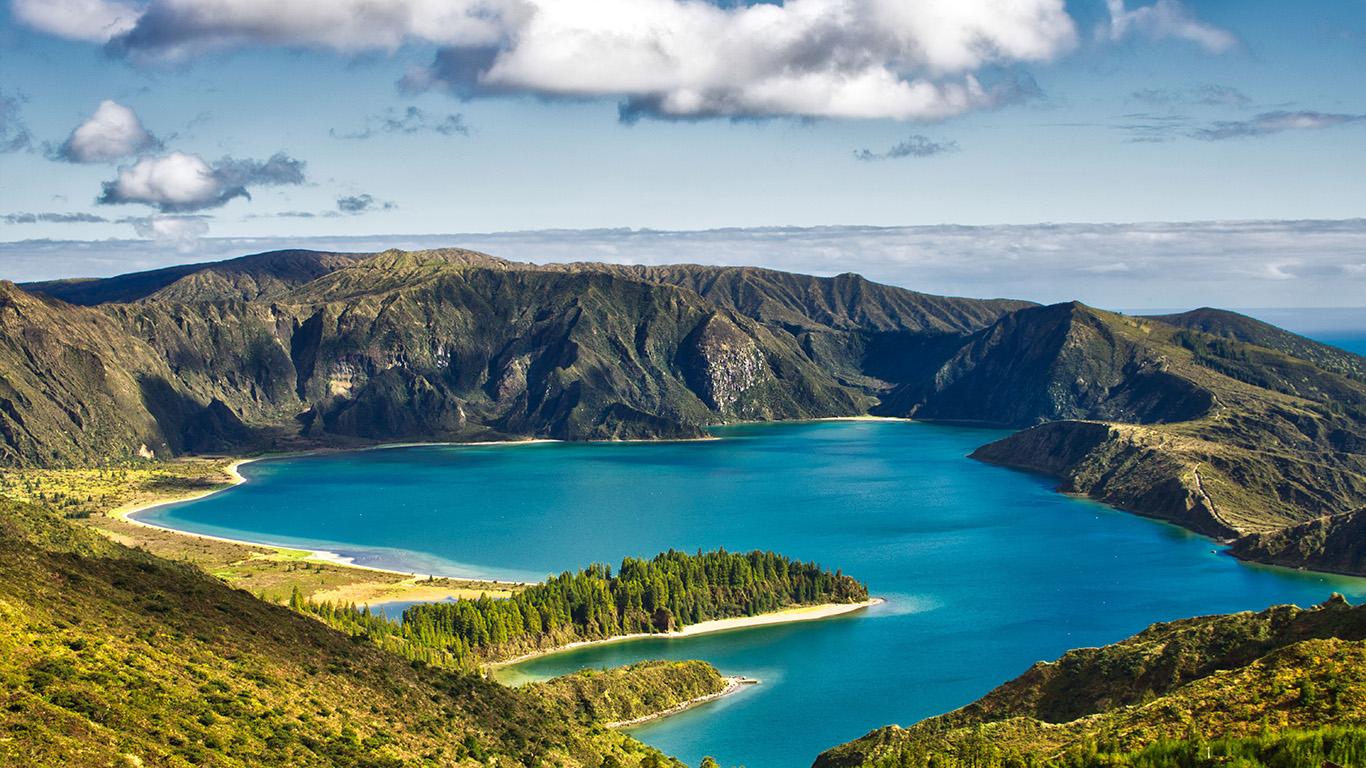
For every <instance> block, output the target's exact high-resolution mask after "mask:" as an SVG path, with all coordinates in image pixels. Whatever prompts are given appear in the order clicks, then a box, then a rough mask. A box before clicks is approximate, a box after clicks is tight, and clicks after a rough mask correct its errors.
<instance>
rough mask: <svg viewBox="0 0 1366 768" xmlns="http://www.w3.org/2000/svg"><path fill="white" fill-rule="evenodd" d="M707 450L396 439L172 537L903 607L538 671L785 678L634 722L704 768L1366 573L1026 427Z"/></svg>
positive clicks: (821, 429) (472, 571) (804, 752)
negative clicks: (677, 576) (686, 565)
mask: <svg viewBox="0 0 1366 768" xmlns="http://www.w3.org/2000/svg"><path fill="white" fill-rule="evenodd" d="M716 433H717V434H718V435H719V436H721V437H723V439H721V440H714V441H704V442H693V443H653V444H651V443H633V444H594V445H565V444H539V445H525V446H489V447H423V448H396V449H387V450H375V451H364V452H357V453H347V454H333V455H324V456H312V457H300V458H290V459H280V460H272V461H265V462H258V463H254V464H249V465H246V466H245V467H244V468H243V473H244V474H245V475H246V476H247V477H248V479H249V481H250V482H248V483H246V484H245V485H241V486H238V487H237V488H234V489H232V490H230V491H227V492H224V493H221V494H218V495H215V496H212V497H209V498H207V499H203V500H200V501H197V502H191V503H186V504H178V505H173V506H168V507H163V508H160V509H157V510H153V511H151V512H149V513H148V514H146V515H145V516H144V519H147V520H149V521H151V522H158V523H161V524H165V525H171V526H174V527H177V528H181V529H186V530H193V531H198V532H202V533H211V534H219V535H227V536H233V537H239V538H246V539H252V540H256V541H262V542H268V543H277V544H286V545H295V546H298V545H305V546H310V547H325V548H329V549H333V550H336V551H339V552H343V553H345V554H348V555H352V556H355V557H357V559H359V560H361V561H362V562H369V563H374V564H381V565H389V566H399V567H402V568H404V569H408V570H417V571H420V572H423V573H427V572H438V573H449V574H452V575H457V574H459V575H481V576H494V577H505V578H528V577H531V578H538V577H540V576H543V575H545V574H546V573H549V572H552V571H559V570H564V569H570V568H578V567H580V566H583V565H586V564H588V563H590V562H594V561H601V562H610V563H616V562H619V560H620V558H621V557H622V556H623V555H637V556H649V555H652V554H654V553H656V552H658V551H660V550H664V549H668V548H670V547H674V548H680V549H687V550H692V549H695V548H711V547H716V546H725V547H727V548H730V549H736V550H740V549H750V548H764V549H773V550H776V551H779V552H782V553H784V554H787V555H791V556H794V557H800V558H803V559H814V560H818V561H820V562H821V563H823V564H825V565H827V566H829V567H841V568H843V569H844V570H845V571H846V572H848V573H850V574H853V575H855V576H857V577H858V578H861V579H863V580H865V581H866V582H867V583H868V584H869V586H870V588H871V589H872V591H873V593H874V594H876V595H880V596H883V597H885V598H887V599H888V603H887V604H886V605H884V606H880V607H877V608H873V609H871V610H869V611H867V612H865V613H862V614H857V615H854V616H850V617H843V618H837V619H832V620H828V621H819V622H809V623H805V624H792V625H786V626H778V627H766V628H757V629H748V630H740V631H735V632H727V633H721V634H715V635H704V636H700V637H696V638H689V639H686V640H646V641H639V642H633V643H622V644H618V645H606V646H599V647H595V648H588V649H583V650H579V651H575V652H570V653H564V654H558V655H555V656H549V657H545V658H542V659H538V660H535V661H533V662H529V663H527V664H523V665H520V666H519V667H517V668H516V669H515V671H514V674H515V675H516V676H519V677H535V676H549V675H555V674H561V673H564V672H567V671H571V670H573V669H578V668H580V667H583V666H590V665H592V666H608V665H616V664H623V663H627V662H631V661H636V660H639V659H642V658H702V659H707V660H709V661H711V662H712V663H714V664H716V665H717V666H718V667H719V668H720V669H721V670H722V671H723V672H726V673H730V674H744V675H748V676H751V677H757V678H760V679H761V680H762V681H763V683H762V684H761V685H758V686H755V687H753V688H750V689H747V690H745V691H744V692H742V693H740V694H737V695H735V696H733V697H730V698H728V699H725V700H722V701H719V702H715V703H712V704H708V705H705V706H703V707H699V708H697V709H694V710H692V711H689V712H687V713H684V714H682V715H679V716H676V717H672V718H668V719H666V720H662V721H659V722H656V723H653V724H649V725H646V726H644V727H641V728H639V729H637V730H636V731H634V732H635V733H636V734H637V735H638V736H639V738H641V739H643V740H644V741H646V742H648V743H650V744H654V745H656V746H658V747H660V748H661V749H664V750H665V751H667V752H669V753H671V754H674V755H677V756H678V757H680V758H682V759H683V760H685V761H686V762H688V763H689V764H691V765H696V764H697V763H698V761H699V760H700V759H701V758H702V756H703V755H707V754H710V755H714V756H715V757H716V758H717V759H718V760H720V762H721V763H722V764H723V765H740V764H743V765H746V766H748V768H789V767H795V766H807V765H810V763H811V761H812V759H813V758H814V757H815V756H816V755H817V753H819V752H820V751H821V750H822V749H825V748H827V747H829V746H832V745H834V744H837V743H839V742H842V741H845V740H848V739H851V738H854V737H857V736H860V735H862V734H863V733H865V732H867V731H868V730H870V729H872V728H874V727H877V726H881V725H884V724H887V723H909V722H912V721H915V720H917V719H920V718H923V717H926V716H929V715H933V714H937V713H940V712H943V711H945V710H948V709H952V708H954V707H957V706H960V705H962V704H965V703H967V702H969V701H971V700H973V699H975V698H977V697H978V696H980V695H981V694H983V693H985V692H986V691H987V690H989V689H990V688H991V687H993V686H994V685H996V684H998V683H1000V682H1002V681H1004V680H1006V679H1008V678H1011V677H1013V676H1015V675H1017V674H1019V673H1020V672H1022V671H1023V670H1024V669H1025V668H1026V667H1028V666H1029V665H1030V664H1031V663H1033V662H1034V661H1036V660H1039V659H1049V658H1054V657H1056V656H1057V655H1059V654H1060V653H1062V652H1063V651H1064V650H1066V649H1068V648H1072V647H1076V646H1083V645H1098V644H1103V643H1106V642H1111V641H1114V640H1118V639H1120V638H1122V637H1125V636H1127V635H1129V634H1132V633H1133V632H1135V631H1137V630H1139V629H1141V628H1143V627H1144V626H1147V625H1148V624H1149V623H1151V622H1154V621H1159V620H1168V619H1175V618H1180V617H1184V616H1191V615H1197V614H1202V613H1215V612H1224V611H1234V610H1244V609H1260V608H1264V607H1266V606H1268V605H1272V604H1275V603H1284V602H1294V603H1299V604H1301V605H1308V604H1311V603H1315V602H1318V601H1321V600H1323V599H1324V598H1326V597H1327V596H1328V595H1329V594H1330V593H1331V592H1333V591H1335V590H1336V591H1341V592H1344V593H1346V594H1347V595H1349V597H1351V598H1352V599H1353V601H1354V602H1355V601H1356V600H1359V599H1362V598H1366V580H1355V579H1346V578H1334V577H1328V576H1319V575H1311V574H1303V573H1297V572H1293V571H1286V570H1281V569H1274V568H1264V567H1256V566H1247V565H1243V564H1240V563H1238V562H1237V561H1235V560H1233V559H1232V558H1230V557H1228V556H1226V555H1223V554H1220V553H1218V552H1217V551H1215V550H1217V547H1216V546H1215V545H1214V544H1213V543H1212V542H1210V541H1209V540H1207V539H1203V538H1200V537H1197V536H1194V535H1191V534H1187V533H1185V532H1183V531H1181V530H1179V529H1176V528H1173V527H1171V526H1168V525H1164V524H1161V523H1157V522H1153V521H1150V520H1145V519H1142V518H1139V517H1136V516H1133V515H1129V514H1126V513H1122V512H1118V511H1115V510H1112V509H1110V508H1107V507H1105V506H1103V505H1100V504H1095V503H1092V502H1088V501H1084V500H1078V499H1073V498H1068V497H1065V496H1062V495H1059V494H1057V493H1054V492H1053V491H1052V490H1051V489H1052V486H1053V484H1052V482H1051V481H1049V480H1047V479H1044V478H1039V477H1035V476H1032V475H1028V474H1024V473H1019V472H1014V471H1010V470H1005V469H1000V468H997V467H991V466H987V465H984V464H980V463H978V462H975V461H971V460H968V459H966V458H965V456H966V455H967V454H968V453H969V452H971V451H972V449H973V448H975V447H977V446H978V445H980V444H982V443H984V442H987V441H989V440H991V439H993V438H995V437H997V436H1000V435H1002V434H1004V433H1000V432H994V431H989V430H980V429H967V428H959V427H950V426H940V425H930V424H921V423H911V422H867V421H861V422H817V423H805V424H786V425H767V426H741V427H729V428H725V429H718V430H716Z"/></svg>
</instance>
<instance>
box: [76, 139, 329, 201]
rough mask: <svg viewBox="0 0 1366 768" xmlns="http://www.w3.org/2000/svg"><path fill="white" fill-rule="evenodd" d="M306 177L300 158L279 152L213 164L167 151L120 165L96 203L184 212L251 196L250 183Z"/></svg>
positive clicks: (269, 183) (286, 182)
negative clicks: (255, 158)
mask: <svg viewBox="0 0 1366 768" xmlns="http://www.w3.org/2000/svg"><path fill="white" fill-rule="evenodd" d="M304 180H305V179H304V162H303V161H302V160H295V159H294V158H292V157H289V156H288V155H286V154H284V153H283V152H279V153H276V154H275V155H273V156H272V157H271V158H270V159H268V160H264V161H262V160H249V159H248V160H237V159H233V158H231V157H225V158H223V159H221V160H219V161H218V162H216V163H214V164H213V165H209V164H208V163H206V162H205V161H204V159H203V158H202V157H200V156H199V155H191V154H187V153H185V152H171V153H169V154H167V155H163V156H160V157H143V158H140V159H139V160H138V161H137V162H136V163H134V164H132V165H125V166H120V167H119V171H118V176H117V178H115V179H114V180H113V181H107V182H105V183H104V193H103V194H102V195H100V197H99V199H98V200H97V201H96V202H98V203H99V204H101V205H119V204H124V203H140V204H142V205H150V206H153V207H155V208H157V209H158V210H160V211H161V212H162V213H183V212H189V211H201V210H205V209H208V208H217V207H219V206H222V205H225V204H227V203H228V202H229V201H230V200H233V199H234V198H238V197H245V198H250V197H251V194H250V193H249V192H248V191H247V188H248V187H253V186H278V185H290V184H303V183H304Z"/></svg>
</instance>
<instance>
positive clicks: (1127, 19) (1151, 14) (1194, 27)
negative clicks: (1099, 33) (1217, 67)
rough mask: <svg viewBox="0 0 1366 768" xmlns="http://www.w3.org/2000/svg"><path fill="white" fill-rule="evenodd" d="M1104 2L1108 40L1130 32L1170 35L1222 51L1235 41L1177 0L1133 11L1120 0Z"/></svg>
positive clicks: (1148, 34) (1133, 33)
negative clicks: (1108, 15) (1107, 12)
mask: <svg viewBox="0 0 1366 768" xmlns="http://www.w3.org/2000/svg"><path fill="white" fill-rule="evenodd" d="M1105 5H1106V7H1107V8H1108V9H1109V11H1110V27H1109V29H1108V31H1107V36H1108V37H1109V38H1110V39H1111V40H1123V39H1124V38H1126V37H1129V36H1131V35H1142V36H1144V37H1148V38H1152V39H1164V38H1174V39H1177V40H1185V41H1187V42H1191V43H1195V44H1196V45H1199V46H1200V47H1202V48H1204V49H1205V50H1207V51H1210V52H1211V53H1223V52H1225V51H1227V50H1229V49H1231V48H1233V47H1234V46H1236V45H1237V44H1238V38H1237V37H1234V35H1233V33H1232V32H1229V31H1227V30H1224V29H1220V28H1219V27H1216V26H1213V25H1211V24H1206V23H1205V22H1203V21H1200V20H1199V19H1197V18H1196V17H1195V14H1193V13H1191V11H1190V10H1189V9H1188V8H1186V6H1185V5H1183V4H1182V3H1181V2H1180V0H1157V2H1155V3H1153V4H1152V5H1145V6H1141V7H1139V8H1135V9H1133V10H1126V9H1125V5H1124V0H1105Z"/></svg>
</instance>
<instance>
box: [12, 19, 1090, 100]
mask: <svg viewBox="0 0 1366 768" xmlns="http://www.w3.org/2000/svg"><path fill="white" fill-rule="evenodd" d="M22 1H23V2H24V3H25V4H26V6H28V5H32V6H33V7H38V6H39V4H40V3H42V2H43V0H22ZM85 4H89V5H90V6H91V7H98V9H99V10H98V13H96V15H98V16H104V17H113V18H116V19H118V20H119V22H118V24H117V25H115V26H112V27H108V28H109V29H116V30H117V31H116V32H114V33H113V34H112V35H109V36H108V37H110V38H111V46H112V49H113V50H116V51H122V52H123V53H125V54H126V55H128V56H131V57H133V58H135V59H153V60H179V59H185V58H187V57H192V56H195V55H199V54H202V53H204V52H206V51H211V50H217V49H222V48H228V47H235V46H242V45H275V46H287V47H300V46H302V47H320V48H327V49H332V50H338V51H343V52H360V51H370V50H381V51H394V50H395V49H397V48H399V47H401V46H402V45H404V44H407V43H425V44H435V45H437V46H440V47H441V52H440V53H439V54H438V56H437V57H436V59H435V61H434V63H433V64H432V65H431V66H429V67H426V68H424V69H422V70H419V71H417V72H415V73H414V74H413V75H412V76H411V77H409V78H408V79H407V81H406V82H407V83H408V85H410V86H417V87H422V86H427V87H446V88H450V89H452V90H454V91H456V92H458V93H461V94H462V95H471V94H483V93H506V92H515V93H534V94H538V95H543V96H560V97H590V98H596V97H612V98H622V99H624V100H625V105H624V108H623V109H624V111H623V114H624V115H626V116H628V117H630V116H636V115H640V114H652V115H658V116H663V117H678V118H692V117H707V116H717V115H720V116H739V117H754V116H760V117H762V116H803V117H845V118H895V119H906V120H935V119H941V118H945V117H949V116H952V115H956V114H960V113H963V112H967V111H970V110H974V109H983V108H990V107H993V106H997V105H999V104H1001V103H1003V102H1004V101H1007V100H1010V99H1011V98H1015V97H1018V96H1019V95H1020V92H1019V91H1018V90H1017V89H1015V88H1013V87H1011V85H1010V84H1006V85H1005V86H1003V87H999V88H993V87H991V86H990V84H989V83H986V84H984V81H985V80H986V79H987V78H984V77H983V76H982V75H981V73H982V72H983V70H985V69H988V68H993V67H1007V68H1008V67H1010V66H1013V65H1018V64H1023V63H1030V62H1043V61H1049V60H1052V59H1054V58H1056V57H1058V56H1060V55H1062V54H1063V53H1065V52H1067V51H1068V50H1070V49H1071V48H1072V47H1073V46H1074V44H1075V42H1076V29H1075V25H1074V23H1073V20H1072V18H1071V17H1070V16H1069V15H1068V14H1067V11H1066V8H1065V4H1064V0H1013V1H1012V2H1003V1H1002V0H919V1H918V2H914V3H911V2H906V1H905V0H787V2H785V3H783V4H773V3H757V4H753V5H749V4H736V5H734V6H728V7H722V6H721V5H717V4H712V3H709V2H701V1H699V0H331V1H329V2H318V0H151V1H150V3H149V4H148V5H147V6H146V9H145V11H144V12H142V14H141V15H140V16H139V17H138V19H137V22H136V24H134V25H132V26H131V27H129V26H127V25H124V24H123V19H124V16H122V15H120V14H119V13H115V12H114V11H112V10H110V9H111V8H114V6H112V5H110V4H109V3H101V2H98V1H97V0H62V2H59V3H56V4H55V5H52V6H51V7H49V8H47V10H46V11H45V14H46V15H45V17H44V20H43V21H38V20H36V16H35V14H36V11H35V12H33V13H29V14H28V15H21V16H20V18H21V19H23V20H25V21H27V22H28V23H29V24H31V25H33V26H36V27H38V28H40V29H44V30H46V31H49V32H52V33H54V34H60V35H65V36H68V37H77V38H80V39H102V38H99V37H97V36H94V35H93V34H92V33H91V32H90V30H88V29H86V28H85V26H84V25H85V24H86V22H84V21H82V20H81V18H80V17H82V14H81V13H80V12H78V6H84V5H85ZM118 7H119V8H124V7H125V6H118ZM100 29H105V27H101V28H100Z"/></svg>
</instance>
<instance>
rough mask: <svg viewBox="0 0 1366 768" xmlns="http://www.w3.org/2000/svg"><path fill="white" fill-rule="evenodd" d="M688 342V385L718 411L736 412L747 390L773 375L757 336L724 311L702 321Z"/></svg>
mask: <svg viewBox="0 0 1366 768" xmlns="http://www.w3.org/2000/svg"><path fill="white" fill-rule="evenodd" d="M685 344H686V347H685V349H686V351H687V353H688V355H689V357H688V360H687V361H686V362H687V380H688V386H689V387H691V388H692V390H693V391H694V392H696V393H697V395H698V397H700V398H702V400H703V402H705V403H706V404H707V405H709V406H711V407H712V408H714V409H716V410H717V411H722V412H734V411H735V408H736V405H737V403H738V402H739V400H740V398H741V397H742V396H743V395H744V394H745V393H746V392H748V391H749V390H751V389H753V388H754V387H756V386H758V385H759V384H761V383H763V382H764V381H767V380H768V379H770V378H772V375H773V374H772V373H771V372H770V371H769V368H768V364H767V363H765V362H764V354H763V352H761V351H760V350H759V347H758V345H757V344H755V343H754V339H753V338H752V337H750V336H749V335H747V334H746V333H745V332H744V331H742V330H740V329H739V328H738V327H736V325H735V323H734V322H732V321H731V320H729V319H727V318H726V317H725V316H723V315H721V314H713V315H711V316H710V317H708V318H707V319H706V320H704V321H702V323H701V324H700V325H698V327H697V329H696V330H694V331H693V333H692V335H691V337H690V338H689V339H688V341H687V342H685Z"/></svg>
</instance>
